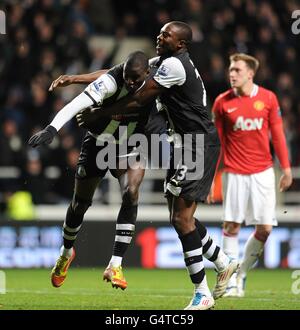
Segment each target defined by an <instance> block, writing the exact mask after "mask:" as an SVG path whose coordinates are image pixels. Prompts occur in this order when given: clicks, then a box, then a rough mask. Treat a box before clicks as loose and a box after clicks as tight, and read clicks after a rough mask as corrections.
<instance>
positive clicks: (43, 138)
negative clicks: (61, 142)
mask: <svg viewBox="0 0 300 330" xmlns="http://www.w3.org/2000/svg"><path fill="white" fill-rule="evenodd" d="M56 134H57V130H56V129H55V128H54V127H53V126H50V125H48V126H47V127H46V128H44V129H43V130H42V131H39V132H37V133H36V134H34V135H33V136H32V137H31V138H30V139H29V141H28V144H29V145H30V146H31V147H32V148H35V147H37V146H40V145H43V144H50V143H51V142H52V140H53V138H54V137H55V135H56Z"/></svg>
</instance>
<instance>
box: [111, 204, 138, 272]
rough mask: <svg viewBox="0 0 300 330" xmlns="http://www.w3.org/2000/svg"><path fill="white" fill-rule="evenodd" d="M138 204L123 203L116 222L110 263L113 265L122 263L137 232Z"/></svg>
mask: <svg viewBox="0 0 300 330" xmlns="http://www.w3.org/2000/svg"><path fill="white" fill-rule="evenodd" d="M136 218H137V205H126V204H122V206H121V209H120V211H119V215H118V218H117V224H116V234H115V242H114V246H113V255H112V258H111V260H110V262H109V263H110V264H111V265H112V266H113V267H117V266H120V265H121V264H122V258H123V256H124V255H125V252H126V251H127V249H128V247H129V245H130V242H131V240H132V237H133V235H134V232H135V222H136Z"/></svg>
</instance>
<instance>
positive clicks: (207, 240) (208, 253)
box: [195, 218, 220, 262]
mask: <svg viewBox="0 0 300 330" xmlns="http://www.w3.org/2000/svg"><path fill="white" fill-rule="evenodd" d="M195 226H196V228H197V230H198V232H199V234H200V236H201V242H202V246H203V255H204V257H205V258H206V259H208V260H209V261H212V262H214V261H215V260H216V259H217V258H218V254H219V252H220V247H219V246H218V245H216V244H215V242H214V241H213V239H212V238H211V237H210V236H209V234H208V232H207V229H206V228H205V227H204V226H203V225H202V224H201V223H200V222H199V221H198V220H197V219H196V218H195Z"/></svg>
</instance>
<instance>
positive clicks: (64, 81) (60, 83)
mask: <svg viewBox="0 0 300 330" xmlns="http://www.w3.org/2000/svg"><path fill="white" fill-rule="evenodd" d="M73 82H74V76H72V75H70V76H69V75H62V76H59V77H58V78H57V79H55V80H53V81H52V83H51V85H50V87H49V91H50V92H52V91H53V90H54V89H55V88H57V87H65V86H69V85H71V84H73Z"/></svg>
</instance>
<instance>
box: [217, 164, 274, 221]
mask: <svg viewBox="0 0 300 330" xmlns="http://www.w3.org/2000/svg"><path fill="white" fill-rule="evenodd" d="M223 178H224V180H223V191H224V202H223V221H233V222H237V223H242V222H243V221H245V223H246V225H272V226H277V220H276V216H275V205H276V195H275V175H274V170H273V168H268V169H267V170H265V171H263V172H260V173H255V174H250V175H243V174H233V173H224V177H223Z"/></svg>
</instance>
